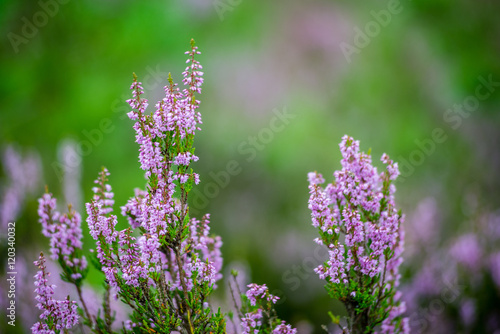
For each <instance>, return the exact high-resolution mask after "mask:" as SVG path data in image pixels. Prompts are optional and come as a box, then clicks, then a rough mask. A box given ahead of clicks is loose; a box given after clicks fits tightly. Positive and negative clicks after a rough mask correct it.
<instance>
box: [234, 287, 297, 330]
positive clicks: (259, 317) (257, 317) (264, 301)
mask: <svg viewBox="0 0 500 334" xmlns="http://www.w3.org/2000/svg"><path fill="white" fill-rule="evenodd" d="M247 287H248V290H247V292H246V297H247V299H248V301H249V302H250V305H251V306H255V307H256V308H254V309H253V310H251V311H250V312H247V313H245V315H244V316H243V317H242V318H241V326H242V329H243V334H251V333H252V334H257V333H259V332H260V330H261V326H262V325H263V320H264V319H265V318H266V317H269V316H270V312H271V311H270V309H271V307H270V306H271V305H273V304H276V302H277V301H278V300H279V297H277V296H274V295H272V294H271V293H269V290H268V288H267V286H266V285H265V284H262V285H258V284H255V283H251V284H248V285H247ZM271 323H272V321H271ZM273 327H274V328H272V327H271V330H272V332H270V333H276V334H278V333H281V334H295V333H297V330H296V329H295V328H292V326H290V325H288V324H286V323H285V322H284V321H281V323H280V324H278V325H274V326H273Z"/></svg>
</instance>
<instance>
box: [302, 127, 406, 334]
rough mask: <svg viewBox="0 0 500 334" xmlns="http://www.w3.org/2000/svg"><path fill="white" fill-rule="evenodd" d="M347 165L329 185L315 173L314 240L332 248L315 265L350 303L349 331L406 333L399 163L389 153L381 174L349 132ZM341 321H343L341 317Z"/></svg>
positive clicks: (312, 199)
mask: <svg viewBox="0 0 500 334" xmlns="http://www.w3.org/2000/svg"><path fill="white" fill-rule="evenodd" d="M340 151H341V153H342V160H341V164H342V169H341V170H339V171H336V172H335V173H334V174H333V175H334V178H335V180H334V181H333V182H332V183H329V184H327V185H326V186H325V187H323V186H322V184H324V183H325V180H324V178H323V176H322V175H321V174H319V173H316V172H313V173H309V174H308V178H309V190H310V198H309V209H310V210H311V212H312V213H311V217H312V225H313V226H314V227H315V228H317V229H318V232H319V237H318V238H316V239H315V242H316V243H318V244H319V245H324V246H326V247H328V249H329V260H328V261H327V262H325V263H324V264H323V265H320V266H319V267H317V268H316V269H315V272H316V273H317V274H318V275H319V277H320V278H321V279H324V280H326V282H327V284H326V289H327V291H328V293H329V295H330V296H331V297H333V298H336V299H338V300H340V301H341V302H342V303H343V304H344V306H345V307H346V310H347V313H348V317H347V327H346V328H343V330H344V331H345V332H346V331H348V332H349V333H374V332H375V331H377V332H380V333H406V332H408V330H409V329H408V321H407V319H406V318H404V317H403V316H402V314H403V312H404V311H405V305H404V302H402V301H401V300H400V299H401V293H400V292H398V291H397V288H398V285H399V279H400V274H399V271H398V269H399V266H400V264H401V262H402V258H401V253H402V251H403V241H404V232H403V230H402V223H403V220H404V216H403V215H402V214H401V212H399V211H398V210H397V209H396V203H395V200H394V193H395V191H396V188H395V186H394V185H393V184H392V182H393V181H394V180H395V179H396V178H397V176H398V175H399V171H398V165H397V163H395V162H393V161H392V160H390V159H389V157H388V156H387V155H386V154H384V155H383V156H382V158H381V160H382V162H383V163H384V164H385V165H386V168H385V170H384V171H383V172H381V173H379V172H378V171H377V168H376V167H374V166H372V160H371V156H370V154H369V153H368V154H366V153H364V152H360V150H359V141H355V140H354V139H353V138H351V137H349V136H344V137H343V138H342V142H341V143H340ZM336 322H338V321H336Z"/></svg>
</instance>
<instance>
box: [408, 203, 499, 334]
mask: <svg viewBox="0 0 500 334" xmlns="http://www.w3.org/2000/svg"><path fill="white" fill-rule="evenodd" d="M471 222H472V223H473V227H474V229H473V230H468V231H464V232H462V233H458V234H456V235H454V236H453V235H452V236H450V235H449V233H448V231H447V230H446V229H443V228H442V226H443V221H442V218H441V217H440V215H439V206H438V204H437V201H436V200H435V199H433V198H426V199H425V200H423V201H421V202H420V203H419V204H418V206H417V209H416V211H415V212H414V214H413V215H412V218H411V219H410V224H409V235H410V236H411V239H410V241H409V246H410V248H409V250H410V252H408V254H407V256H406V257H407V259H406V263H407V266H406V267H408V276H409V279H408V282H407V284H405V286H404V288H403V291H404V299H405V301H406V302H407V305H408V311H409V312H408V313H409V319H410V327H411V330H412V333H426V332H428V331H430V330H432V331H439V332H465V333H493V332H495V330H498V329H499V328H500V320H499V319H500V307H499V305H500V247H499V246H498V245H500V243H499V241H500V215H499V213H498V212H491V213H488V212H486V213H485V212H479V213H478V214H477V215H475V217H473V218H472V221H471ZM417 223H418V224H417ZM442 240H446V241H445V242H442Z"/></svg>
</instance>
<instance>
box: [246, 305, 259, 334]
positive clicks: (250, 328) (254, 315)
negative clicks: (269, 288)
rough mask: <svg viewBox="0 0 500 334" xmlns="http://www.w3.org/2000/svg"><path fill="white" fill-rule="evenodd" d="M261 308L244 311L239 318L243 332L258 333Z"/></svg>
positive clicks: (248, 333)
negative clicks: (243, 314)
mask: <svg viewBox="0 0 500 334" xmlns="http://www.w3.org/2000/svg"><path fill="white" fill-rule="evenodd" d="M262 318H263V315H262V309H260V308H259V309H257V310H255V311H254V312H248V313H245V316H244V317H243V318H242V319H241V327H242V329H243V334H258V333H259V329H258V328H259V327H260V326H261V325H262Z"/></svg>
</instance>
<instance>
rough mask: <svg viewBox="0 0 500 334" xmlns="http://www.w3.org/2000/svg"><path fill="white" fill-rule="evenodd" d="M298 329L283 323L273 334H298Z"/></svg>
mask: <svg viewBox="0 0 500 334" xmlns="http://www.w3.org/2000/svg"><path fill="white" fill-rule="evenodd" d="M296 333H297V329H295V328H292V326H291V325H289V324H286V323H285V322H284V321H282V322H281V324H279V325H278V326H276V328H275V329H274V330H273V333H272V334H296Z"/></svg>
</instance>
